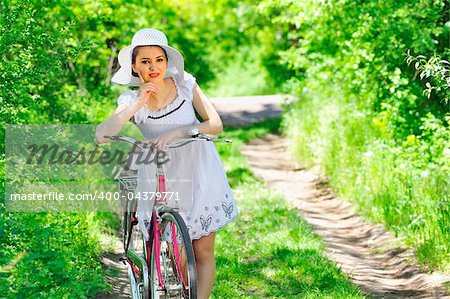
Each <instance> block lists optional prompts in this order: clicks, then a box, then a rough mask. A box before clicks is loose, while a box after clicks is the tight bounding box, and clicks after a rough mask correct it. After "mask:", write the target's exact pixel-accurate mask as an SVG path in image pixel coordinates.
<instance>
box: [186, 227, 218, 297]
mask: <svg viewBox="0 0 450 299" xmlns="http://www.w3.org/2000/svg"><path fill="white" fill-rule="evenodd" d="M215 236H216V233H211V234H210V235H208V236H205V237H201V238H200V239H198V240H194V241H193V242H192V245H193V246H194V253H195V261H196V265H197V293H198V294H197V295H198V296H197V298H198V299H208V298H209V296H210V295H211V291H212V287H213V284H214V276H215V274H216V259H215V257H214V240H215Z"/></svg>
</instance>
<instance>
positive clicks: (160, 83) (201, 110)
mask: <svg viewBox="0 0 450 299" xmlns="http://www.w3.org/2000/svg"><path fill="white" fill-rule="evenodd" d="M119 64H120V67H121V68H120V69H119V70H118V71H117V73H116V74H115V75H114V76H113V78H112V82H114V83H117V84H123V85H129V86H139V89H138V90H135V91H133V90H130V91H127V92H125V93H123V94H121V95H120V97H119V99H118V107H117V109H116V110H115V112H114V114H113V115H111V116H110V117H109V118H108V119H106V120H105V121H104V122H102V123H101V124H100V125H99V126H98V127H97V131H96V141H97V142H98V143H105V142H108V140H107V139H105V138H104V137H103V136H105V135H109V136H110V135H115V134H117V133H118V132H119V131H120V129H121V128H122V127H123V126H124V125H125V124H126V123H127V122H128V121H132V122H133V123H134V124H136V126H137V127H138V128H139V130H140V131H141V133H142V134H143V136H144V139H145V141H146V142H151V143H155V144H156V146H157V147H159V148H164V147H165V145H167V144H168V143H169V142H170V141H172V140H174V139H176V138H183V137H188V136H190V135H191V133H192V132H200V133H205V134H219V133H221V132H222V122H221V120H220V117H219V115H218V114H217V112H216V110H215V109H214V107H213V106H212V104H211V103H210V102H209V101H208V99H207V98H206V96H205V95H204V94H203V92H202V90H201V89H200V87H199V86H198V85H197V84H196V80H195V78H194V77H193V76H192V75H190V74H189V73H187V72H185V71H184V60H183V57H182V55H181V54H180V53H179V52H178V51H177V50H176V49H174V48H172V47H170V46H168V43H167V38H166V36H165V35H164V33H162V32H161V31H159V30H156V29H152V28H147V29H142V30H140V31H138V32H137V33H136V34H135V35H134V36H133V39H132V43H131V45H129V46H126V47H124V48H123V49H122V50H121V51H120V53H119ZM195 112H197V114H198V115H199V116H200V118H201V119H202V121H199V120H198V119H197V118H196V114H195ZM187 159H191V160H190V162H191V163H190V164H189V165H190V167H180V166H181V165H185V164H186V161H187ZM180 169H184V170H185V172H186V171H187V172H190V173H189V174H188V176H189V178H190V179H189V180H188V181H189V182H188V186H186V184H187V183H186V180H178V181H177V179H174V180H172V183H171V187H172V190H171V191H174V192H180V194H179V197H180V200H181V201H184V204H183V206H184V207H185V208H184V210H182V211H180V214H181V215H182V217H183V218H184V221H185V222H186V225H187V227H188V229H189V234H190V237H191V239H192V240H193V242H192V244H193V247H194V252H195V258H196V264H197V279H198V298H200V299H202V298H209V296H210V294H211V290H212V287H213V283H214V276H215V270H216V266H215V258H214V240H215V233H216V231H217V230H219V229H220V228H222V227H224V226H225V225H226V224H227V223H228V222H230V221H231V220H233V219H234V218H235V217H236V216H237V207H236V205H235V201H234V198H233V195H232V192H231V189H230V187H229V185H228V181H227V177H226V173H225V171H224V169H223V166H222V163H221V160H220V158H219V155H218V153H217V150H216V148H215V146H214V144H212V142H194V143H192V146H190V147H183V148H180V149H176V150H175V151H174V153H173V155H172V157H171V164H170V165H168V166H167V168H166V169H165V173H166V176H167V179H168V180H169V181H170V180H171V177H172V178H175V177H177V178H178V177H179V175H180V174H179V172H180ZM154 177H155V172H154V167H152V166H151V165H141V166H139V169H138V186H137V191H138V192H141V191H149V192H152V191H155V184H154V183H152V179H153V178H154ZM185 177H186V176H185ZM151 207H152V203H148V202H143V201H140V202H139V203H138V215H139V220H140V224H141V227H142V225H143V223H144V222H143V221H144V220H145V219H147V220H149V219H150V211H151Z"/></svg>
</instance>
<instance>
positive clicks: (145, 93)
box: [95, 77, 159, 144]
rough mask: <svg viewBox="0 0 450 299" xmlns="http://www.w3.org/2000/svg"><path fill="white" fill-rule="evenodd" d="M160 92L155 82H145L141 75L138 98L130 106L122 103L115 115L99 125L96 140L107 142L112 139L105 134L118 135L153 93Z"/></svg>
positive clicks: (99, 142)
mask: <svg viewBox="0 0 450 299" xmlns="http://www.w3.org/2000/svg"><path fill="white" fill-rule="evenodd" d="M158 92H159V88H158V86H156V85H154V84H153V83H150V82H147V83H145V82H144V81H143V79H142V77H141V85H140V87H139V91H138V95H137V99H136V101H135V102H133V103H132V104H131V105H130V106H127V105H125V104H120V105H119V106H118V107H117V108H116V111H114V113H113V115H111V116H110V117H108V118H107V119H106V120H105V121H103V122H102V123H101V124H99V125H98V126H97V129H96V130H95V142H96V143H98V144H101V143H107V142H109V141H110V140H109V139H106V138H105V137H103V136H105V135H106V136H112V135H116V134H117V133H118V132H119V131H120V130H121V129H122V128H123V126H124V125H125V124H126V123H127V121H129V120H130V119H131V118H132V117H133V115H134V114H135V113H136V112H137V111H139V109H141V108H142V107H143V106H144V105H146V104H147V102H148V101H149V100H150V96H151V94H156V93H158Z"/></svg>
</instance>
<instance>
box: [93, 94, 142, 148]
mask: <svg viewBox="0 0 450 299" xmlns="http://www.w3.org/2000/svg"><path fill="white" fill-rule="evenodd" d="M139 109H140V107H137V104H136V103H133V104H132V105H131V106H127V105H125V104H120V105H119V106H118V107H117V108H116V111H114V113H113V114H112V115H111V116H110V117H108V118H107V119H106V120H104V121H103V122H102V123H100V124H99V125H98V126H97V129H96V130H95V141H96V143H98V144H101V143H107V142H109V139H107V138H104V136H105V135H107V136H112V135H116V134H117V133H118V132H119V131H120V130H121V129H122V128H123V126H124V125H125V124H126V123H127V121H129V120H130V118H131V117H133V115H134V113H135V112H136V111H138V110H139Z"/></svg>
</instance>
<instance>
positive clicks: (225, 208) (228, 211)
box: [222, 202, 233, 219]
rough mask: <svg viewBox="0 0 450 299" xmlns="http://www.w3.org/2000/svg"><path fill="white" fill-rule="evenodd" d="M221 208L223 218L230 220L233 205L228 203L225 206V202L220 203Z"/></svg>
mask: <svg viewBox="0 0 450 299" xmlns="http://www.w3.org/2000/svg"><path fill="white" fill-rule="evenodd" d="M222 208H223V211H224V212H225V216H226V217H228V218H229V219H230V218H231V213H233V203H232V202H231V203H229V204H228V205H227V203H226V202H223V203H222Z"/></svg>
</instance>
